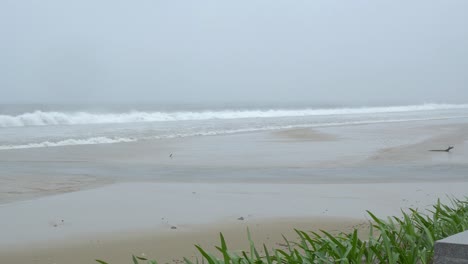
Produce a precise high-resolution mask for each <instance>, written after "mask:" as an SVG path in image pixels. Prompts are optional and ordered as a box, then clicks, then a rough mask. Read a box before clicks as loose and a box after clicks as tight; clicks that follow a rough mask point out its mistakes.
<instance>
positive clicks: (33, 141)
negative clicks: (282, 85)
mask: <svg viewBox="0 0 468 264" xmlns="http://www.w3.org/2000/svg"><path fill="white" fill-rule="evenodd" d="M464 117H468V104H420V105H400V106H373V107H365V106H362V107H355V106H354V107H342V106H341V107H330V106H328V107H323V106H322V107H314V106H304V105H301V106H299V107H295V106H280V107H278V106H268V105H262V106H261V107H258V106H257V107H253V106H242V105H229V106H220V105H216V106H215V105H213V106H211V107H206V106H204V107H201V106H197V105H188V106H187V105H185V106H181V105H157V104H155V105H105V106H89V105H66V106H64V105H2V106H1V107H0V150H7V149H25V148H40V147H57V146H67V145H86V144H111V143H121V142H135V141H141V140H157V139H163V138H175V137H193V136H210V135H222V134H232V133H241V132H251V131H265V130H277V129H286V128H300V127H324V126H340V125H354V124H370V123H385V122H409V121H417V120H436V119H454V118H464Z"/></svg>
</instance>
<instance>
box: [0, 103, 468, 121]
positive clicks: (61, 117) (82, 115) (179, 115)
mask: <svg viewBox="0 0 468 264" xmlns="http://www.w3.org/2000/svg"><path fill="white" fill-rule="evenodd" d="M450 109H468V105H467V104H459V105H454V104H423V105H409V106H388V107H360V108H332V109H297V110H290V109H289V110H284V109H271V110H237V111H235V110H223V111H203V112H188V111H185V112H141V111H132V112H127V113H105V114H99V113H90V112H69V113H67V112H43V111H40V110H38V111H35V112H30V113H24V114H20V115H0V127H25V126H53V125H85V124H110V123H135V122H164V121H188V120H209V119H240V118H271V117H306V116H326V115H350V114H380V113H399V112H414V111H433V110H450Z"/></svg>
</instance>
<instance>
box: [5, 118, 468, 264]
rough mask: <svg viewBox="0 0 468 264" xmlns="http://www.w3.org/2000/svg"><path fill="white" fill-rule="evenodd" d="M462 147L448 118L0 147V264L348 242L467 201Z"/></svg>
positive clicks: (457, 126)
mask: <svg viewBox="0 0 468 264" xmlns="http://www.w3.org/2000/svg"><path fill="white" fill-rule="evenodd" d="M467 140H468V122H467V120H466V119H453V120H433V121H419V122H401V123H386V124H368V125H355V126H330V127H320V128H314V129H311V128H295V129H290V130H274V131H263V132H253V133H237V134H231V135H220V136H203V137H188V138H174V139H165V140H153V141H140V142H132V143H119V144H108V145H87V146H66V147H51V148H38V149H28V150H3V151H0V163H1V165H2V170H1V171H0V183H1V184H0V186H1V187H0V216H1V217H0V231H1V234H2V235H1V236H0V262H2V263H26V262H31V263H72V264H73V263H93V261H94V259H96V258H101V259H104V260H108V261H109V262H110V263H128V262H129V260H130V255H131V254H136V255H142V254H145V256H148V257H152V258H156V259H158V260H161V261H163V262H172V261H173V260H177V259H180V258H181V257H182V256H188V257H192V256H195V255H196V254H195V251H194V247H193V246H192V245H194V244H201V245H203V246H205V247H207V248H212V249H214V248H213V245H214V244H216V243H217V242H218V235H217V234H218V232H220V231H223V232H224V233H226V236H227V237H228V243H229V242H231V243H232V244H233V248H239V249H240V248H243V247H244V249H246V248H245V247H246V246H247V243H246V242H247V240H246V232H245V230H246V228H247V227H249V228H251V230H252V233H253V234H254V239H255V240H256V241H257V242H259V243H264V242H265V243H267V244H268V243H270V244H268V246H275V245H277V244H276V243H281V234H285V235H287V236H288V237H291V238H292V239H293V238H294V234H293V230H292V229H293V228H300V229H305V230H319V229H324V230H335V231H338V230H340V231H347V230H350V229H351V228H352V227H356V226H360V225H365V224H366V223H367V219H368V218H367V215H366V210H370V211H372V212H375V213H376V214H377V215H379V216H382V217H385V216H387V215H398V214H399V212H400V210H401V209H405V208H408V207H412V208H419V209H422V210H424V209H425V208H427V206H429V205H431V204H433V203H434V202H436V201H437V199H439V198H440V199H442V200H444V201H446V200H448V198H449V197H463V196H466V194H467V192H466V190H468V176H467V173H466V172H467V171H468V163H467V162H466V161H467V160H468V159H467V157H468V144H467V143H468V141H467ZM448 145H453V146H455V149H454V150H453V151H452V152H450V153H445V152H444V153H441V152H430V151H428V150H431V149H441V148H446V147H447V146H448ZM170 154H173V156H172V158H171V157H169V155H170ZM239 218H241V219H242V220H238V219H239ZM173 227H174V228H175V229H172V228H173ZM362 232H365V228H363V230H362Z"/></svg>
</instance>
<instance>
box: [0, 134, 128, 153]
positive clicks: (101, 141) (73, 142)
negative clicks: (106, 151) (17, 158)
mask: <svg viewBox="0 0 468 264" xmlns="http://www.w3.org/2000/svg"><path fill="white" fill-rule="evenodd" d="M134 141H136V139H134V138H108V137H92V138H87V139H65V140H61V141H56V142H51V141H45V142H40V143H30V144H23V145H3V146H0V150H7V149H29V148H44V147H61V146H73V145H94V144H112V143H123V142H134Z"/></svg>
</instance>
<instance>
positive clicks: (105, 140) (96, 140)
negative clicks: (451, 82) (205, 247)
mask: <svg viewBox="0 0 468 264" xmlns="http://www.w3.org/2000/svg"><path fill="white" fill-rule="evenodd" d="M456 118H468V116H456V117H448V118H412V119H386V120H373V121H348V122H331V123H320V124H300V125H282V126H281V125H278V126H264V127H251V128H240V129H226V130H209V131H200V132H192V133H173V134H167V135H158V136H146V137H140V138H129V137H120V138H119V137H114V138H109V137H91V138H86V139H66V140H61V141H45V142H39V143H29V144H22V145H0V150H13V149H29V148H45V147H62V146H75V145H95V144H114V143H125V142H136V141H140V140H158V139H171V138H184V137H195V136H217V135H228V134H238V133H248V132H259V131H271V130H281V129H293V128H313V127H330V126H352V125H364V124H379V123H397V122H412V121H428V120H438V119H456Z"/></svg>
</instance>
